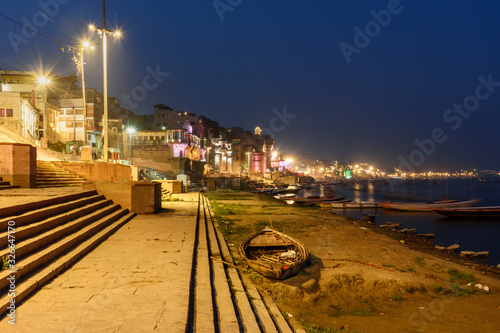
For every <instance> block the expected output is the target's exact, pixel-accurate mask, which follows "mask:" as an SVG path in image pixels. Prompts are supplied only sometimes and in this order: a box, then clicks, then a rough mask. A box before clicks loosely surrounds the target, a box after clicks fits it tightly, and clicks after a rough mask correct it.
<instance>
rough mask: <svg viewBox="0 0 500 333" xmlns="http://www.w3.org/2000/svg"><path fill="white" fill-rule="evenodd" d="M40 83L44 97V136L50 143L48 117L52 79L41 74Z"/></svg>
mask: <svg viewBox="0 0 500 333" xmlns="http://www.w3.org/2000/svg"><path fill="white" fill-rule="evenodd" d="M38 83H39V84H40V85H42V87H43V92H42V99H43V125H42V126H43V137H44V138H46V139H47V144H48V143H49V137H48V134H47V123H48V121H49V119H48V117H47V85H48V84H50V79H48V78H47V77H46V76H41V77H39V78H38Z"/></svg>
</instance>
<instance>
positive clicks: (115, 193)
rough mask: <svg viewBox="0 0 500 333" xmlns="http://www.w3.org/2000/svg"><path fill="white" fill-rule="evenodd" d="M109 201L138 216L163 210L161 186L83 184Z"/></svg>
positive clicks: (143, 183)
mask: <svg viewBox="0 0 500 333" xmlns="http://www.w3.org/2000/svg"><path fill="white" fill-rule="evenodd" d="M83 188H84V189H88V190H96V191H97V193H99V194H102V195H104V196H105V197H106V198H107V199H111V200H113V202H114V203H116V204H119V205H120V206H122V207H123V208H128V210H130V211H132V212H135V213H137V214H155V213H157V212H159V211H160V209H161V184H159V183H147V182H101V181H95V182H93V183H85V184H83Z"/></svg>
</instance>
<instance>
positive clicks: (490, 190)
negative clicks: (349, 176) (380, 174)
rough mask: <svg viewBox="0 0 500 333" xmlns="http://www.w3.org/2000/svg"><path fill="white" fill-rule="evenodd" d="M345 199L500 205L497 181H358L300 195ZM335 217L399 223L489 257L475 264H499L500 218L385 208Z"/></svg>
mask: <svg viewBox="0 0 500 333" xmlns="http://www.w3.org/2000/svg"><path fill="white" fill-rule="evenodd" d="M332 193H335V194H336V195H338V196H346V199H351V200H352V201H393V202H417V201H424V202H428V201H437V200H443V199H456V200H460V201H465V200H470V199H482V202H480V203H479V206H500V182H488V181H479V180H477V179H471V180H458V179H451V180H440V181H439V183H436V182H435V181H424V182H416V181H415V182H391V183H390V184H386V183H385V182H374V183H368V182H360V183H352V184H348V185H329V186H327V185H324V186H318V187H313V188H311V189H307V190H303V191H301V192H300V194H299V195H300V196H309V195H332ZM335 211H336V213H337V214H338V215H346V216H351V217H355V218H358V219H361V218H362V215H363V214H365V213H369V214H375V215H377V216H376V218H375V222H376V223H377V224H385V223H386V222H388V221H391V222H401V223H402V225H401V227H400V228H416V229H417V231H418V233H433V234H435V238H434V242H435V243H436V244H438V245H443V246H449V245H452V244H455V243H456V244H459V245H460V249H459V250H462V251H489V252H490V257H489V258H485V259H477V261H478V262H481V263H485V264H490V265H495V266H496V265H497V264H500V218H496V219H491V218H490V219H474V218H472V219H471V218H467V219H463V218H448V217H445V216H442V215H439V214H437V213H433V212H429V213H425V212H423V213H418V212H401V211H395V210H387V209H345V210H344V209H336V210H335Z"/></svg>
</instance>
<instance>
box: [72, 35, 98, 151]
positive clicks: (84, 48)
mask: <svg viewBox="0 0 500 333" xmlns="http://www.w3.org/2000/svg"><path fill="white" fill-rule="evenodd" d="M89 49H90V50H93V49H94V47H93V46H91V45H90V44H89V42H83V43H82V45H81V46H80V66H81V69H82V93H83V94H82V97H83V136H84V137H85V138H84V141H85V146H87V145H88V142H87V101H86V94H85V71H84V65H85V63H84V62H83V53H84V51H88V50H89ZM75 126H76V124H75ZM75 140H76V138H75Z"/></svg>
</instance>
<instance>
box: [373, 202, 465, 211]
mask: <svg viewBox="0 0 500 333" xmlns="http://www.w3.org/2000/svg"><path fill="white" fill-rule="evenodd" d="M451 202H458V200H440V201H433V202H413V203H412V202H390V201H385V202H382V208H385V209H397V208H394V207H399V206H404V205H430V204H441V203H451Z"/></svg>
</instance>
